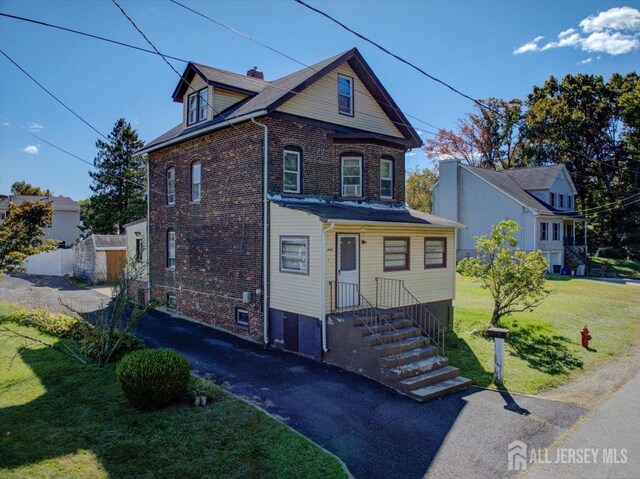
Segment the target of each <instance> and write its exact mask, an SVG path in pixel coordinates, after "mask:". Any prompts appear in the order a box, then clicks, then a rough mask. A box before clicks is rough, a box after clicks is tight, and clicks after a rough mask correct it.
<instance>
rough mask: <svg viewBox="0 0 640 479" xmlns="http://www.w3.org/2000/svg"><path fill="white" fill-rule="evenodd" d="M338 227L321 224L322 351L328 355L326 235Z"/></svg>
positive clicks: (333, 224)
mask: <svg viewBox="0 0 640 479" xmlns="http://www.w3.org/2000/svg"><path fill="white" fill-rule="evenodd" d="M335 227H336V224H335V223H331V224H330V226H329V227H328V228H326V229H325V228H324V227H323V223H320V323H321V325H322V350H323V351H324V352H325V353H326V352H327V351H329V348H328V347H327V311H326V304H325V302H326V292H325V287H326V283H325V280H324V278H325V263H326V260H325V253H326V251H327V249H326V246H325V244H326V234H327V233H328V232H329V231H331V230H332V229H333V228H335Z"/></svg>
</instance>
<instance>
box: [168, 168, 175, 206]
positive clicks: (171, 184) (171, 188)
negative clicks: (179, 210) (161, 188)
mask: <svg viewBox="0 0 640 479" xmlns="http://www.w3.org/2000/svg"><path fill="white" fill-rule="evenodd" d="M167 204H168V205H175V204H176V169H175V168H169V169H168V170H167Z"/></svg>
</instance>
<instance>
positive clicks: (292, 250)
mask: <svg viewBox="0 0 640 479" xmlns="http://www.w3.org/2000/svg"><path fill="white" fill-rule="evenodd" d="M280 271H282V272H283V273H297V274H309V238H308V237H306V236H281V237H280Z"/></svg>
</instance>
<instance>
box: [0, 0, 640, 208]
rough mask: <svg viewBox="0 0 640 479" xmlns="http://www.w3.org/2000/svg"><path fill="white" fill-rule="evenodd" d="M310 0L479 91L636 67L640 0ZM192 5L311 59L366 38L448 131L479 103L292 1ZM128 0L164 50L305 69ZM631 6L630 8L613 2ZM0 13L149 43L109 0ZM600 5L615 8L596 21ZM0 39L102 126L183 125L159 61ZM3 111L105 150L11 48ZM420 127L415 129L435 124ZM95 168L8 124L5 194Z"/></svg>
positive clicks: (45, 38) (522, 88)
mask: <svg viewBox="0 0 640 479" xmlns="http://www.w3.org/2000/svg"><path fill="white" fill-rule="evenodd" d="M308 1H309V3H310V4H312V5H314V6H316V7H318V8H320V9H322V10H324V11H326V12H328V13H330V14H332V15H334V16H335V17H337V18H338V19H340V20H342V21H344V22H345V23H347V24H348V25H349V26H351V27H352V28H354V29H355V30H357V31H360V32H362V33H364V34H366V35H368V36H370V37H371V38H373V39H375V40H377V41H379V42H380V43H382V44H383V45H385V46H387V48H389V49H390V50H392V51H395V52H397V53H399V54H400V55H402V56H404V57H406V58H407V59H410V60H411V61H413V62H415V63H416V64H418V65H420V66H422V67H423V68H424V69H425V70H427V71H429V72H430V73H432V74H433V75H435V76H438V77H440V78H442V79H444V80H446V81H448V82H449V83H451V84H453V85H454V86H456V87H457V88H459V89H460V90H462V91H464V92H465V93H468V94H469V95H471V96H474V97H477V98H486V97H488V96H495V97H502V98H506V99H510V98H514V97H523V96H525V95H526V94H527V93H528V92H530V91H531V88H532V86H533V85H540V84H542V83H543V82H544V81H545V80H546V79H547V78H548V77H549V76H550V75H555V76H558V77H562V76H564V75H565V74H567V73H578V72H584V73H594V74H598V75H602V76H604V77H605V78H608V77H609V76H610V75H611V74H612V73H614V72H620V73H627V72H629V71H633V70H637V67H638V65H640V49H638V47H639V46H640V45H639V42H640V40H639V38H640V23H636V16H635V14H633V11H634V9H639V8H640V2H637V1H636V2H630V1H623V2H622V3H621V2H609V1H564V2H557V1H531V2H526V1H518V2H507V1H497V2H481V1H456V2H453V1H446V2H444V1H443V2H440V1H413V2H410V1H402V0H399V1H394V2H385V1H375V2H374V1H370V2H359V1H342V2H337V1H317V0H308ZM183 2H184V3H186V4H188V5H189V6H191V7H192V8H194V9H197V10H200V11H202V12H204V13H206V14H207V15H209V16H211V17H213V18H215V19H217V20H220V21H222V22H224V23H227V24H229V25H231V26H233V27H235V28H237V29H239V30H241V31H244V32H246V33H248V34H250V35H252V36H254V37H255V38H257V39H259V40H261V41H263V42H265V43H268V44H270V45H272V46H273V47H275V48H277V49H279V50H281V51H283V52H285V53H287V54H289V55H290V56H292V57H294V58H296V59H298V60H300V61H301V62H304V63H307V64H312V63H315V62H317V61H320V60H322V59H324V58H327V57H329V56H332V55H334V54H336V53H338V52H341V51H344V50H347V49H349V48H351V47H353V46H356V47H358V48H359V49H360V51H361V52H362V53H363V55H364V57H365V59H366V60H367V61H368V62H369V64H370V65H371V66H372V68H373V69H374V71H375V72H376V74H377V75H378V76H379V78H380V79H381V80H382V82H383V84H384V85H385V86H386V87H387V89H388V90H389V92H390V93H391V95H392V96H393V97H394V99H395V100H396V102H397V103H398V105H399V106H400V108H401V109H402V110H403V111H404V112H406V113H409V114H411V115H413V116H415V117H418V118H420V119H422V120H425V121H427V122H429V123H431V124H434V125H436V126H438V127H444V128H453V127H454V126H455V123H456V120H457V119H458V118H460V117H462V116H463V115H464V114H465V113H466V112H468V111H470V110H472V104H471V102H470V101H469V100H465V99H463V98H461V97H458V96H457V95H455V94H454V93H452V92H450V91H449V90H447V89H445V88H444V87H442V86H440V85H438V84H436V83H434V82H432V81H430V80H428V79H427V78H425V77H423V76H420V75H419V74H418V73H417V72H415V71H414V70H411V69H410V68H409V67H407V66H405V65H402V64H400V63H399V62H397V61H396V60H394V59H392V58H391V57H389V56H387V55H385V54H384V53H382V52H380V51H378V50H377V49H375V48H374V47H372V46H370V45H368V44H366V43H364V42H363V41H361V40H359V39H358V38H356V37H354V36H353V35H351V34H349V33H348V32H346V31H344V30H341V29H340V28H339V27H338V26H336V25H334V24H332V23H330V22H328V21H327V20H326V19H324V18H322V17H320V16H319V15H317V14H315V13H313V12H311V11H309V10H307V9H306V8H304V7H302V6H300V5H298V4H296V3H294V2H293V1H290V0H281V1H270V2H255V1H222V0H221V1H215V2H212V1H207V2H205V1H193V0H183ZM121 5H122V6H123V7H124V8H125V10H127V12H128V13H129V15H130V16H131V17H133V19H134V20H136V22H137V23H138V25H139V26H140V27H141V28H142V29H143V31H144V32H145V33H146V34H147V35H148V36H149V37H150V38H151V40H152V41H154V42H155V44H156V46H157V47H158V48H159V49H160V51H162V52H163V53H167V54H171V55H174V56H177V57H181V58H187V59H192V60H194V61H198V62H200V63H205V64H208V65H213V66H216V67H219V68H223V69H227V70H231V71H235V72H241V73H244V72H246V70H248V69H249V68H251V67H252V66H254V65H257V66H258V67H259V68H260V69H261V70H263V71H264V72H265V76H266V79H267V80H269V79H275V78H278V77H280V76H283V75H285V74H288V73H290V72H292V71H295V70H297V69H299V65H297V64H295V63H293V62H292V61H290V60H287V59H285V58H283V57H281V56H279V55H277V54H275V53H273V52H270V51H269V50H266V49H265V48H263V47H261V46H259V45H256V44H254V43H251V42H250V41H248V40H246V39H244V38H242V37H240V36H237V35H235V34H233V33H231V32H228V31H226V30H224V29H222V28H220V27H218V26H216V25H214V24H212V23H210V22H207V21H206V20H204V19H202V18H199V17H196V16H194V15H193V14H192V13H190V12H187V11H185V10H183V9H181V8H180V7H178V6H176V5H174V4H172V3H169V2H167V1H164V0H163V1H155V0H153V1H132V0H122V1H121ZM625 6H626V7H630V8H629V9H628V10H627V9H625V10H613V11H612V10H610V9H613V8H619V7H625ZM0 11H2V12H3V13H9V14H12V15H19V16H24V17H29V18H33V19H37V20H41V21H46V22H50V23H54V24H59V25H63V26H66V27H69V28H75V29H78V30H83V31H88V32H91V33H94V34H97V35H102V36H106V37H110V38H114V39H117V40H120V41H123V42H127V43H132V44H135V45H138V46H141V47H146V46H147V45H146V44H145V43H144V40H143V39H142V38H141V37H140V36H139V34H138V33H137V32H136V31H135V30H134V29H133V28H132V26H131V25H130V24H129V23H128V21H127V20H126V19H125V18H124V17H123V16H122V14H121V13H120V12H119V11H118V10H117V8H116V7H115V5H113V3H112V2H111V1H108V0H100V1H97V0H95V1H86V0H84V1H37V0H22V1H12V0H2V1H0ZM600 12H607V13H606V14H602V15H601V16H599V17H597V15H598V14H599V13H600ZM589 17H592V18H591V19H589ZM638 18H640V17H638ZM585 19H587V20H585ZM581 22H582V24H581ZM638 22H640V20H638ZM569 29H573V30H569ZM559 35H560V36H559ZM539 37H544V38H539ZM0 47H1V48H2V49H3V50H4V51H5V52H6V53H7V54H9V55H10V56H11V57H12V58H13V59H14V60H15V61H16V62H18V63H19V64H20V65H21V66H22V67H23V68H25V69H26V70H27V71H29V72H30V73H31V74H32V75H33V76H34V77H35V78H36V79H38V80H39V81H40V82H41V83H43V84H44V85H45V86H47V87H48V88H49V89H50V90H51V91H52V92H54V93H55V94H56V95H57V96H59V97H60V98H61V99H62V100H64V101H65V102H66V103H68V104H69V106H71V107H72V108H73V109H75V110H76V111H77V112H78V113H79V114H81V115H82V116H84V117H85V118H86V119H87V120H88V121H89V122H90V123H92V124H93V125H94V126H95V127H96V128H98V129H99V130H100V131H102V132H104V133H108V132H109V131H110V129H111V128H112V126H113V124H114V122H115V120H116V119H117V118H119V117H125V118H126V119H127V120H129V121H130V122H131V123H132V124H133V125H134V127H135V128H136V129H137V130H138V132H139V134H140V136H141V137H142V138H143V139H144V140H146V141H150V140H152V139H153V138H155V137H157V136H158V135H160V134H162V133H163V132H164V131H166V130H168V129H169V128H171V127H173V126H175V125H176V124H177V123H178V122H179V121H180V115H181V110H180V106H179V104H177V103H173V102H172V101H171V93H172V92H173V89H174V87H175V85H176V83H177V81H178V77H177V76H176V75H175V73H174V72H172V71H171V70H170V69H169V67H168V66H167V65H166V64H164V63H163V62H162V60H161V59H160V58H159V57H157V56H153V55H149V54H145V53H141V52H136V51H133V50H130V49H126V48H122V47H118V46H114V45H110V44H106V43H103V42H100V41H96V40H92V39H89V38H86V37H79V36H76V35H72V34H69V33H65V32H61V31H58V30H53V29H50V28H45V27H41V26H36V25H31V24H26V23H24V22H18V21H15V20H11V19H7V18H0ZM520 52H521V53H520ZM175 66H176V68H177V69H178V70H179V71H182V69H183V67H184V66H183V64H181V63H175ZM0 114H1V115H2V116H3V117H5V118H7V119H9V120H10V121H12V122H14V123H16V124H18V125H20V126H22V127H25V128H27V129H30V130H31V131H33V132H36V134H38V135H40V136H42V138H44V139H46V140H48V141H50V142H52V143H55V144H57V145H59V146H60V147H62V148H65V149H67V150H69V151H70V152H72V153H74V154H76V155H78V156H80V157H82V158H84V159H86V160H88V161H92V160H93V158H94V156H95V153H96V149H95V141H96V139H97V135H96V133H95V132H94V131H92V130H91V129H89V128H88V127H87V126H86V125H84V124H82V123H81V122H80V121H79V120H78V119H77V118H75V117H74V116H73V115H71V114H70V113H69V112H68V111H66V110H65V109H63V108H62V107H61V106H60V105H58V104H57V103H56V102H55V101H54V100H52V99H51V98H50V97H48V96H47V95H46V94H45V93H44V92H42V91H41V90H40V89H39V88H38V87H37V86H36V85H35V84H33V83H32V82H31V81H30V80H29V79H28V78H26V77H25V76H24V74H22V73H21V72H20V71H18V70H17V69H16V68H15V67H14V66H13V65H11V64H10V63H9V62H8V61H7V60H6V59H5V58H4V57H0ZM412 123H413V125H414V126H415V127H416V128H417V129H418V130H422V129H423V128H424V129H432V128H430V127H427V126H426V125H424V124H422V123H420V122H419V121H415V120H413V121H412ZM427 137H428V135H427V136H425V138H427ZM426 165H427V159H426V158H425V157H424V155H423V154H422V152H420V151H417V152H411V153H409V156H408V157H407V167H408V168H413V167H416V166H418V167H423V166H426ZM88 170H89V166H88V165H85V164H83V163H81V162H79V161H77V160H75V159H72V158H69V157H67V156H66V155H64V154H63V153H61V152H59V151H57V150H55V149H53V148H51V147H50V146H48V145H47V144H45V143H43V142H42V141H40V140H38V139H35V138H33V137H31V136H29V135H28V134H26V133H24V132H22V131H20V130H18V129H16V128H14V127H11V126H6V125H0V193H8V192H9V188H10V185H11V184H12V183H13V182H14V181H16V180H26V181H29V182H31V183H33V184H36V185H39V186H42V187H44V188H50V189H51V190H53V191H54V192H55V193H57V194H64V195H68V196H71V197H72V198H74V199H82V198H86V197H88V196H89V195H90V194H91V192H90V189H89V184H90V179H89V175H88V173H87V172H88Z"/></svg>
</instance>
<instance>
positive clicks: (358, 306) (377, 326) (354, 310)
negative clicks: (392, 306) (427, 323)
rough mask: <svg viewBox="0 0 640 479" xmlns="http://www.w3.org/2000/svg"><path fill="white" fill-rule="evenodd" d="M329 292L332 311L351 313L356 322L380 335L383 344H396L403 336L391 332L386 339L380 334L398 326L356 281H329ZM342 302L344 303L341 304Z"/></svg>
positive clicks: (379, 338) (379, 339) (371, 332)
mask: <svg viewBox="0 0 640 479" xmlns="http://www.w3.org/2000/svg"><path fill="white" fill-rule="evenodd" d="M329 292H330V293H329V294H330V304H331V313H332V314H333V313H341V314H346V315H350V316H351V318H352V320H353V321H354V322H356V321H357V322H360V323H361V324H362V325H363V326H365V327H366V328H367V330H368V331H369V333H370V334H373V335H378V336H377V337H376V339H377V341H378V342H379V343H381V344H389V345H393V346H396V345H397V344H398V343H400V341H402V338H400V337H398V336H396V335H394V334H391V335H389V336H387V337H386V338H385V339H384V340H383V339H382V338H381V337H380V334H382V333H385V332H391V331H394V332H395V331H397V330H398V328H396V327H395V326H394V325H393V324H392V323H391V322H389V320H388V319H387V316H389V315H386V316H385V314H384V313H382V312H381V311H380V310H379V309H378V308H377V307H375V306H374V305H373V304H371V302H370V301H369V300H368V299H367V298H365V297H364V296H363V295H362V293H361V292H360V285H358V284H356V283H342V282H340V281H329ZM341 304H342V305H341Z"/></svg>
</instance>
